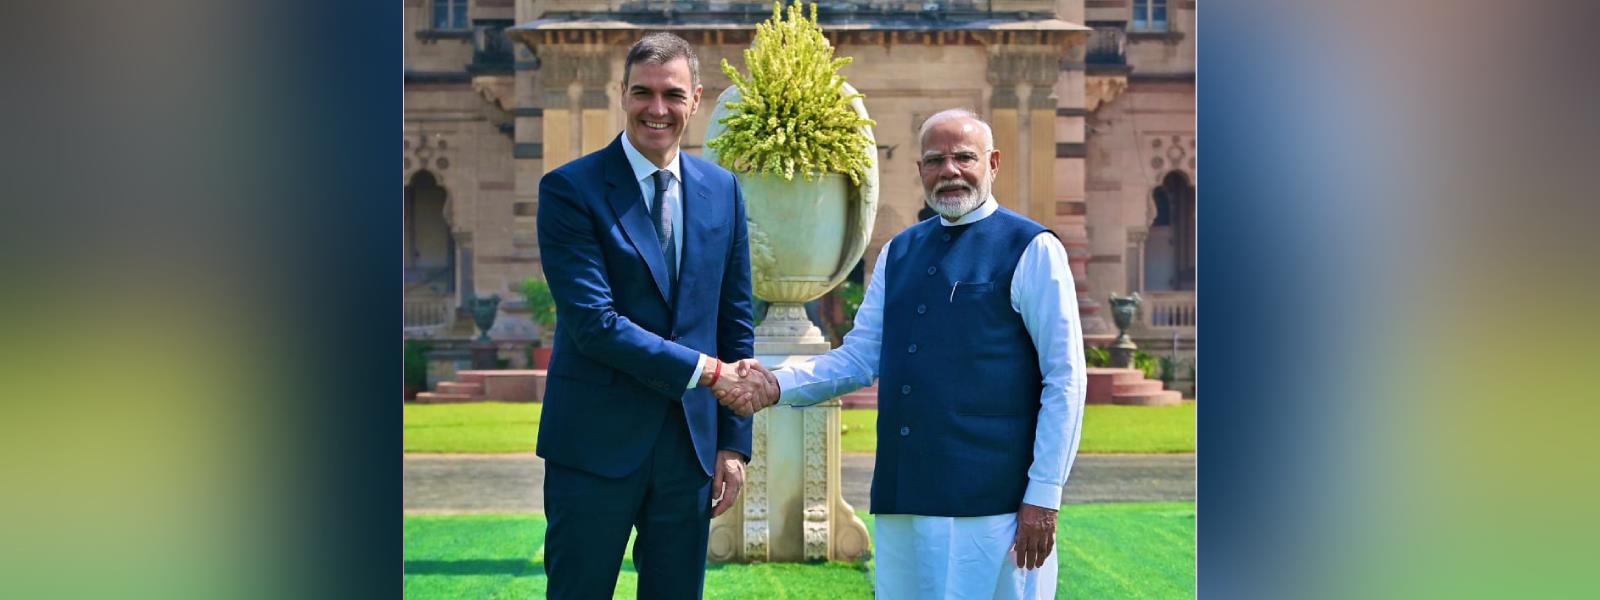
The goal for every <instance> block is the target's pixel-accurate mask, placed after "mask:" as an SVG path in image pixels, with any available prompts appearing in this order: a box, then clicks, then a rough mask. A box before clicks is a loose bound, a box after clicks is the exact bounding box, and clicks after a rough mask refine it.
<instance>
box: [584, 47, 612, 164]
mask: <svg viewBox="0 0 1600 600" xmlns="http://www.w3.org/2000/svg"><path fill="white" fill-rule="evenodd" d="M579 65H580V66H579V69H578V82H579V83H580V84H581V85H582V86H583V91H582V92H581V93H580V95H579V99H578V106H580V107H581V110H582V119H581V121H582V124H581V127H582V128H583V134H582V135H581V136H580V139H582V140H583V151H582V152H581V153H580V156H581V155H583V154H588V153H590V152H594V151H596V150H600V149H602V148H605V147H606V144H609V143H611V139H612V138H614V137H616V136H617V131H616V128H615V127H613V126H612V123H611V107H612V106H613V104H612V102H611V100H610V98H609V97H608V96H606V88H607V87H608V86H610V85H611V52H610V51H609V49H608V48H605V47H600V48H588V49H585V54H584V56H583V58H582V59H580V60H579Z"/></svg>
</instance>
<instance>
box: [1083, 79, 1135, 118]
mask: <svg viewBox="0 0 1600 600" xmlns="http://www.w3.org/2000/svg"><path fill="white" fill-rule="evenodd" d="M1127 90H1128V78H1127V77H1124V76H1100V75H1088V76H1085V77H1084V78H1083V107H1084V108H1086V109H1088V110H1089V112H1094V111H1096V110H1099V109H1100V107H1101V106H1105V105H1107V104H1110V103H1111V101H1112V100H1116V99H1117V96H1121V95H1122V92H1125V91H1127Z"/></svg>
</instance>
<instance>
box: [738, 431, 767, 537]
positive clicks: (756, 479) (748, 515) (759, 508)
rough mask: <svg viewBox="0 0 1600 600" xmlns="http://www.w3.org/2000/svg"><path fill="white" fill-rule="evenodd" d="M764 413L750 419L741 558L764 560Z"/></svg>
mask: <svg viewBox="0 0 1600 600" xmlns="http://www.w3.org/2000/svg"><path fill="white" fill-rule="evenodd" d="M766 417H767V413H765V412H763V413H757V414H756V416H755V418H754V419H752V421H751V423H750V439H751V444H750V447H751V449H752V450H751V453H752V454H754V456H751V457H750V463H749V464H747V465H745V477H744V481H745V484H744V493H743V496H744V506H743V510H744V559H745V560H767V557H768V556H769V553H768V546H767V533H768V525H769V524H768V522H767V512H768V507H767V477H768V475H767V458H766V456H767V418H766Z"/></svg>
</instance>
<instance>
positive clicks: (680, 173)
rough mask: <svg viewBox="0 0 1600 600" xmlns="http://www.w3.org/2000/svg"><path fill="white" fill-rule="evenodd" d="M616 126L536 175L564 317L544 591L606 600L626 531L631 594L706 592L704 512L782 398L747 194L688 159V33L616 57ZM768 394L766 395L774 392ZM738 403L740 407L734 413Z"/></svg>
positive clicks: (715, 506)
mask: <svg viewBox="0 0 1600 600" xmlns="http://www.w3.org/2000/svg"><path fill="white" fill-rule="evenodd" d="M623 69H624V76H623V81H622V90H621V92H622V93H621V98H622V107H623V110H624V112H625V113H626V114H627V125H626V127H625V129H624V131H623V134H622V135H620V136H618V137H617V139H616V140H615V141H613V142H612V143H611V145H609V146H607V147H606V148H604V149H602V150H600V151H598V152H595V153H593V154H589V155H586V156H584V157H582V158H579V159H577V160H574V161H572V162H570V163H568V164H566V165H564V166H562V167H561V168H559V169H556V170H554V171H551V172H550V173H548V174H546V175H545V176H544V178H543V179H542V180H540V182H539V218H538V230H539V250H540V254H541V258H542V261H543V263H544V270H545V276H546V279H548V280H549V282H550V291H551V294H552V295H554V296H555V301H556V312H557V315H558V322H559V323H560V325H559V326H558V327H557V329H556V335H555V349H554V352H553V354H552V356H551V359H550V379H549V382H548V385H547V387H546V391H545V397H544V412H543V415H542V417H541V424H540V427H539V445H538V453H539V456H541V457H543V458H544V459H545V461H546V466H545V480H544V494H545V513H546V516H547V517H548V519H549V528H548V530H547V532H546V534H545V573H546V574H547V575H548V576H549V596H550V597H551V598H610V597H611V595H612V593H613V591H614V588H615V587H616V581H617V574H618V571H619V570H620V568H621V563H622V555H623V550H624V548H625V546H626V545H627V541H628V535H629V530H631V529H634V528H637V529H638V538H637V540H636V541H635V542H634V545H633V562H634V567H635V568H636V569H637V571H638V573H639V591H638V594H639V597H641V598H645V597H649V598H698V597H699V596H700V594H701V591H702V588H703V585H704V581H705V561H706V539H707V536H708V532H709V527H710V519H711V517H713V516H715V515H718V514H721V513H722V512H723V511H726V510H727V509H728V508H729V507H731V506H732V505H733V503H734V501H735V500H736V499H737V498H738V496H739V492H740V488H741V487H742V486H743V484H744V465H745V463H746V462H748V461H749V458H750V450H751V448H750V446H751V443H750V418H749V417H748V416H740V415H739V414H737V413H735V412H733V411H732V410H730V409H728V408H726V407H723V406H721V405H720V404H719V403H718V401H717V399H716V398H715V397H714V396H713V391H714V390H715V391H716V392H718V393H720V394H721V395H724V396H731V397H733V398H760V399H764V400H766V401H767V402H769V403H770V402H771V401H775V400H776V394H777V388H776V385H775V382H773V381H771V380H770V379H768V378H767V377H766V376H765V374H763V373H760V372H757V371H755V370H752V369H749V368H747V367H745V366H736V365H735V364H731V363H737V362H738V361H740V360H741V359H745V358H749V357H750V356H752V355H753V354H754V345H755V331H754V327H753V323H752V316H751V288H750V249H749V242H748V239H747V238H746V229H745V207H744V198H743V197H742V195H741V194H740V191H739V184H738V182H737V181H736V180H735V179H734V177H733V175H732V174H730V173H728V172H727V171H726V170H723V169H722V168H720V167H718V166H716V165H713V164H711V163H710V162H706V161H704V160H700V159H698V158H695V157H693V156H688V155H685V154H683V153H681V152H679V142H680V140H681V139H682V137H683V132H684V129H685V128H687V126H688V123H689V117H690V116H691V115H693V114H694V113H695V110H696V109H697V108H698V106H699V103H700V94H701V87H700V80H699V79H700V76H699V64H698V60H697V58H696V57H695V54H694V50H693V48H691V47H690V46H689V44H688V43H687V42H685V41H684V40H683V39H681V38H679V37H677V36H674V35H671V34H665V33H658V34H653V35H650V36H646V37H645V38H643V39H641V40H640V41H639V42H638V43H637V44H635V45H634V46H633V47H632V48H631V49H629V51H628V56H627V59H626V61H625V63H624V65H623ZM769 395H770V398H769ZM736 406H737V404H736Z"/></svg>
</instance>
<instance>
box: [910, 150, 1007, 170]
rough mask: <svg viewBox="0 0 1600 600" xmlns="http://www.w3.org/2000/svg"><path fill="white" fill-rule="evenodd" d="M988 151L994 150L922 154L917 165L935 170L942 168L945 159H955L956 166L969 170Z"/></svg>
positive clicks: (987, 153)
mask: <svg viewBox="0 0 1600 600" xmlns="http://www.w3.org/2000/svg"><path fill="white" fill-rule="evenodd" d="M990 152H994V151H993V150H984V151H983V152H953V153H950V154H929V155H926V156H923V157H922V160H919V161H917V166H919V167H921V168H922V170H924V171H937V170H939V169H943V168H944V165H945V161H955V164H956V168H958V169H961V170H963V171H966V170H969V169H971V168H973V167H976V166H978V161H979V160H982V159H983V157H985V156H988V155H989V153H990Z"/></svg>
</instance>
